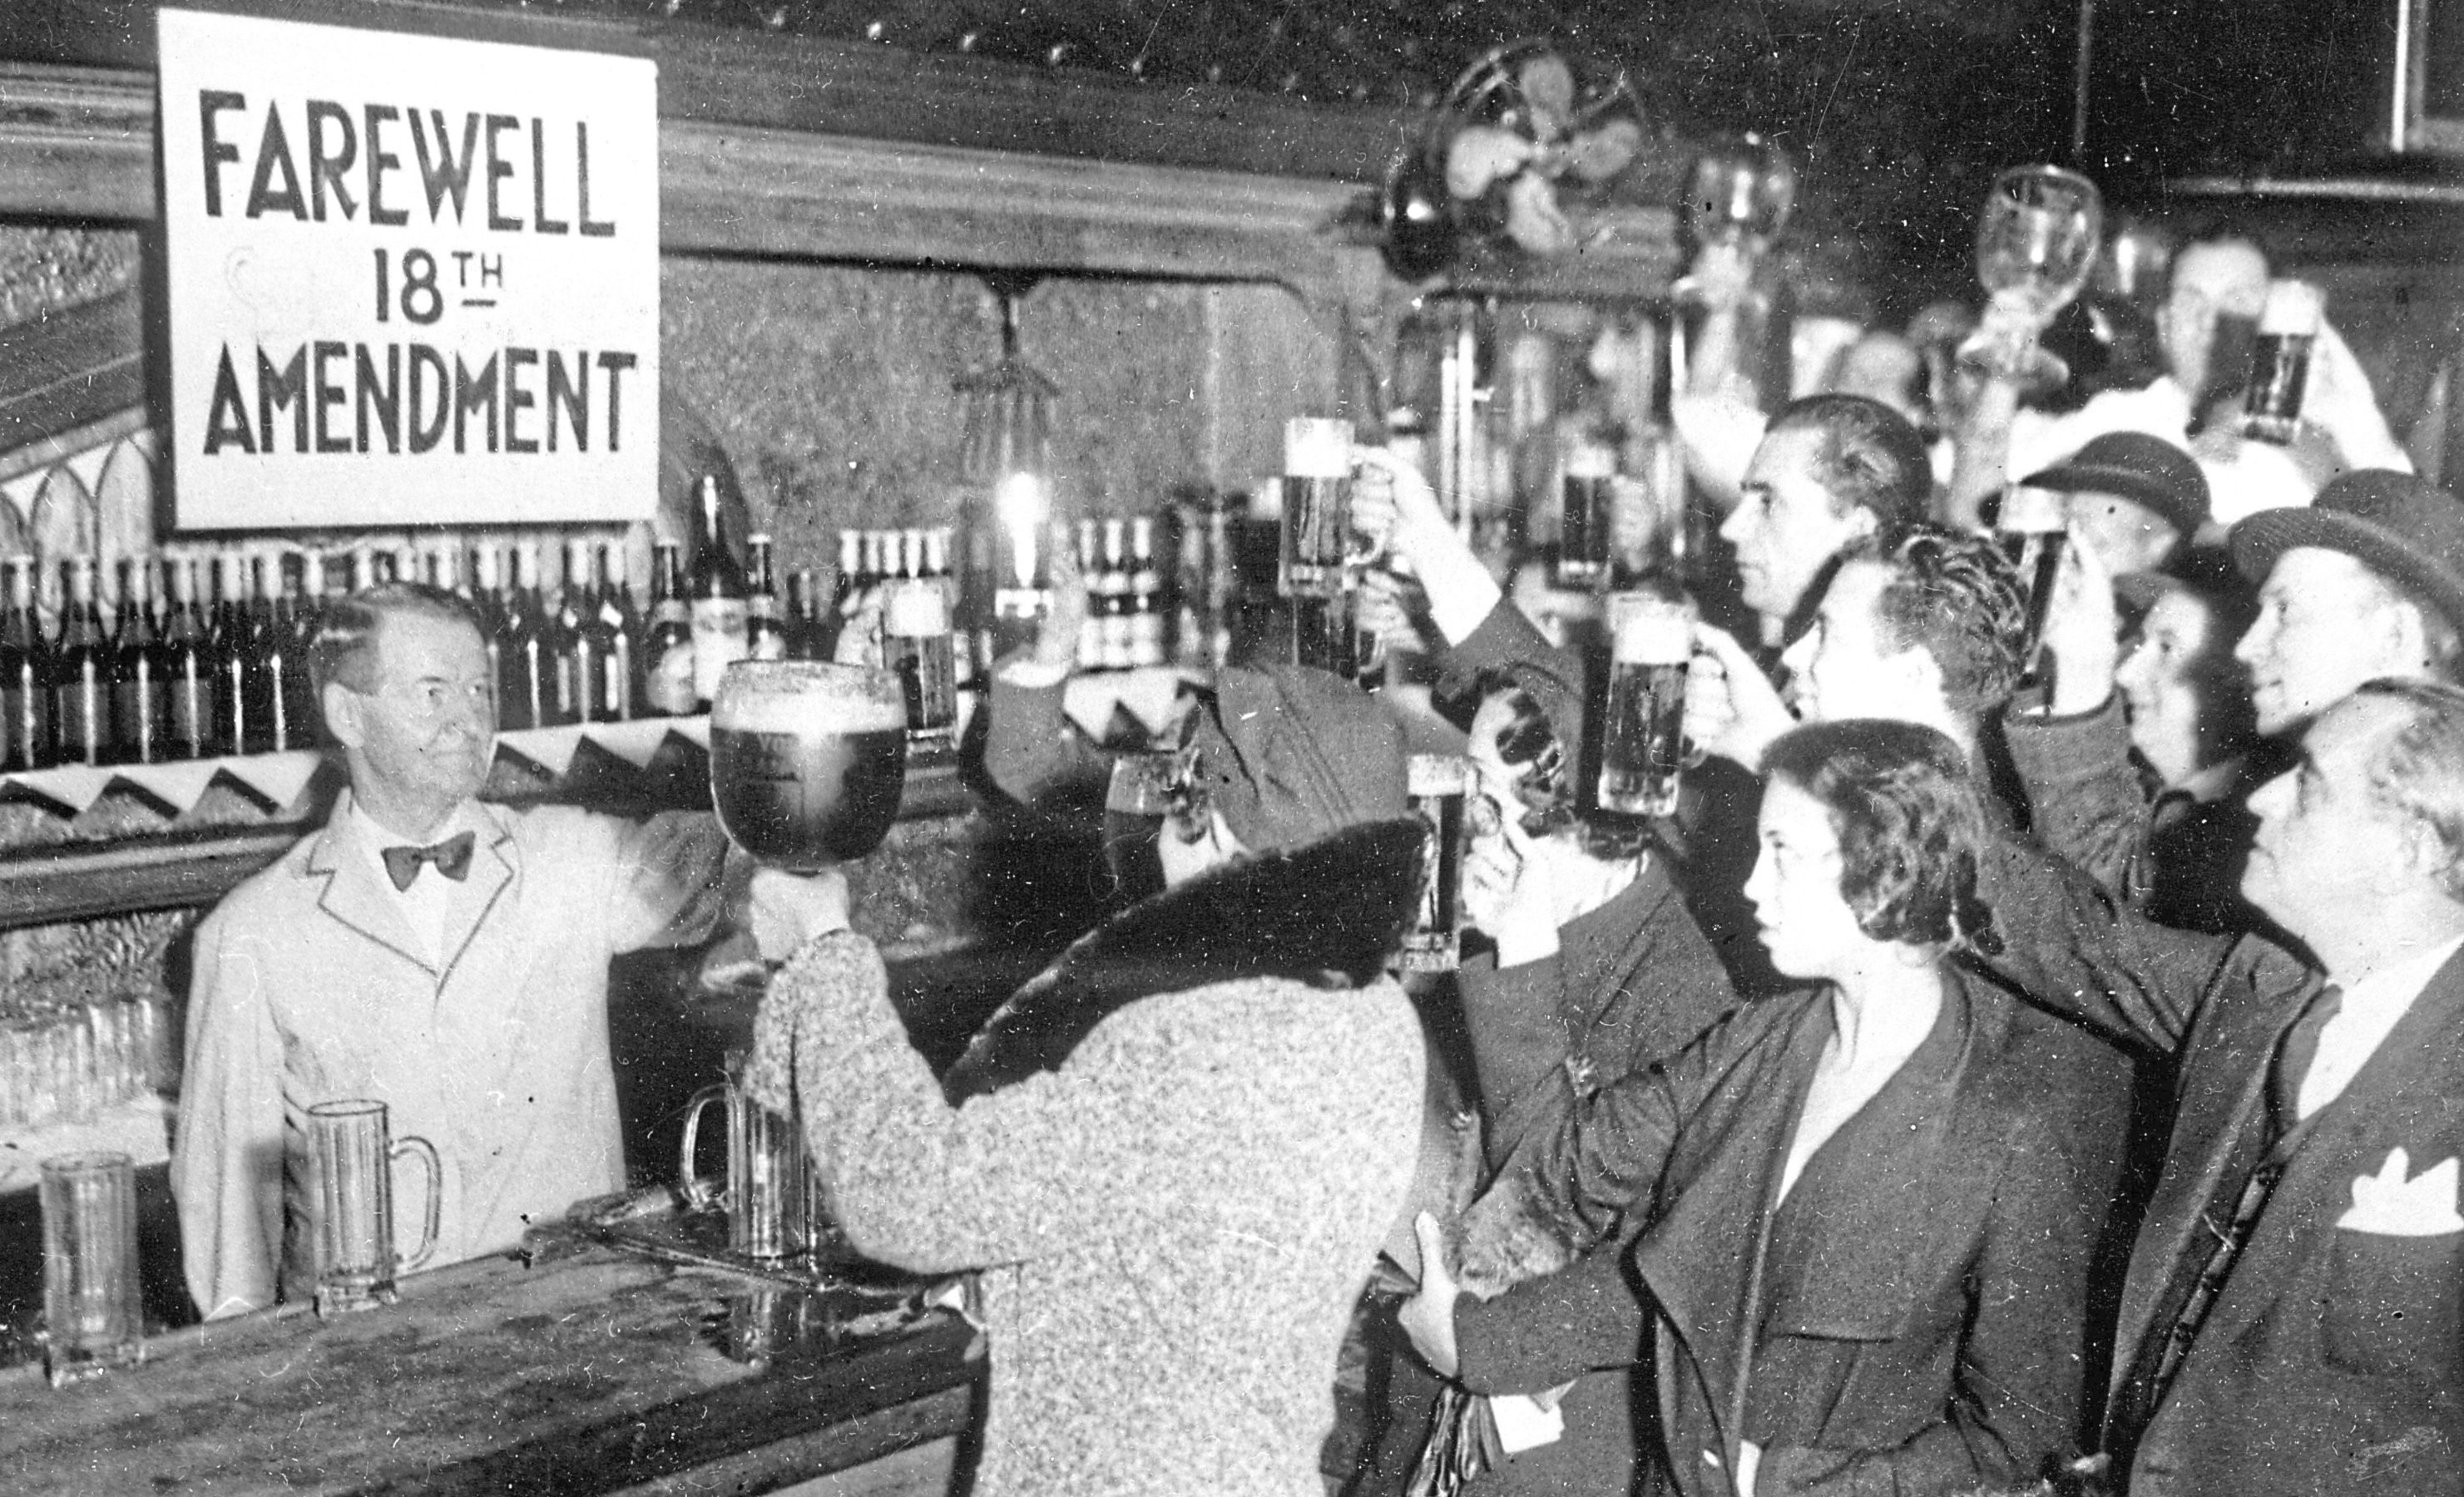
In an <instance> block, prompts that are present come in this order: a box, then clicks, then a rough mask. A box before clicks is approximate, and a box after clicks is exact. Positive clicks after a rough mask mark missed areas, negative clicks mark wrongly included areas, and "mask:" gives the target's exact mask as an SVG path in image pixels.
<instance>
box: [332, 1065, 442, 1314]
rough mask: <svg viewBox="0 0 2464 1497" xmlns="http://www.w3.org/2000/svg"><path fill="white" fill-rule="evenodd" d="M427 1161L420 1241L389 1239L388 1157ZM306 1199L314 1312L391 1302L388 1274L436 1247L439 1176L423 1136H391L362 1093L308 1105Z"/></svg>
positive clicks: (379, 1109) (380, 1106)
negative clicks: (312, 1234) (312, 1237)
mask: <svg viewBox="0 0 2464 1497" xmlns="http://www.w3.org/2000/svg"><path fill="white" fill-rule="evenodd" d="M405 1154H410V1155H416V1156H419V1158H420V1160H421V1161H422V1162H423V1163H425V1164H426V1165H427V1166H428V1209H427V1212H426V1214H425V1230H423V1231H422V1232H421V1233H420V1238H419V1245H418V1247H417V1248H415V1249H413V1250H412V1251H411V1252H410V1253H408V1254H404V1253H402V1252H400V1251H398V1250H397V1249H396V1247H395V1245H394V1229H393V1161H394V1159H395V1158H396V1157H397V1156H401V1155H405ZM308 1167H309V1178H310V1186H309V1189H310V1200H311V1201H312V1202H313V1206H312V1209H313V1210H314V1211H315V1213H316V1221H315V1228H316V1241H317V1313H318V1314H319V1315H338V1314H344V1313H347V1312H349V1311H352V1310H368V1309H372V1308H373V1307H375V1306H378V1305H390V1304H392V1303H393V1302H394V1299H395V1294H394V1283H393V1280H394V1275H395V1274H396V1273H400V1272H407V1271H408V1270H410V1269H412V1268H416V1267H418V1266H420V1265H421V1264H423V1263H426V1262H427V1261H428V1255H429V1254H430V1253H432V1252H434V1251H435V1250H436V1225H437V1215H438V1212H439V1210H440V1208H441V1207H442V1206H443V1204H444V1184H445V1177H444V1174H443V1172H442V1171H441V1170H439V1169H438V1167H437V1161H436V1150H435V1149H434V1148H433V1147H431V1146H430V1145H429V1142H428V1140H427V1139H425V1138H417V1137H404V1138H395V1137H393V1136H392V1131H391V1128H390V1126H389V1124H388V1121H387V1112H386V1108H385V1104H384V1103H382V1102H376V1101H370V1100H367V1099H365V1098H353V1099H351V1100H348V1101H341V1102H319V1103H318V1104H317V1105H316V1106H314V1107H311V1108H310V1109H309V1110H308Z"/></svg>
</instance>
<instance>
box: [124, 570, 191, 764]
mask: <svg viewBox="0 0 2464 1497" xmlns="http://www.w3.org/2000/svg"><path fill="white" fill-rule="evenodd" d="M153 579H154V569H153V566H152V564H151V563H149V562H146V561H136V560H133V559H129V560H123V561H121V563H120V619H119V627H118V628H117V629H116V630H115V631H114V633H113V635H112V641H111V737H112V742H113V745H114V748H115V751H116V753H117V756H118V758H119V760H120V761H121V763H125V764H155V763H160V762H162V761H163V760H166V759H171V758H174V757H176V756H175V755H174V754H173V753H172V752H171V748H170V743H169V737H170V734H169V724H170V710H171V693H170V678H169V666H170V662H169V661H168V659H166V658H165V653H164V650H163V645H162V638H161V636H160V635H159V634H158V633H156V631H155V628H154V582H153Z"/></svg>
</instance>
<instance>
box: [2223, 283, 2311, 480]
mask: <svg viewBox="0 0 2464 1497" xmlns="http://www.w3.org/2000/svg"><path fill="white" fill-rule="evenodd" d="M2325 312H2326V298H2325V297H2322V296H2321V295H2320V292H2319V288H2318V287H2316V286H2313V285H2311V284H2310V283H2309V282H2308V281H2300V280H2279V281H2274V282H2271V283H2270V284H2269V286H2268V288H2267V305H2266V307H2265V308H2264V309H2263V310H2261V311H2260V313H2259V314H2258V338H2257V340H2256V341H2255V342H2253V343H2252V344H2251V350H2250V390H2249V393H2248V394H2247V395H2246V396H2245V397H2244V403H2243V411H2242V418H2241V433H2242V435H2244V436H2247V437H2255V438H2256V439H2257V440H2259V441H2261V442H2273V443H2275V444H2276V445H2277V446H2278V447H2285V446H2289V445H2290V444H2291V443H2292V441H2293V438H2294V437H2295V436H2296V435H2297V434H2299V430H2300V427H2301V399H2302V396H2303V395H2304V394H2306V393H2307V392H2308V390H2309V387H2310V345H2311V344H2312V343H2313V342H2314V341H2317V339H2318V337H2319V323H2320V321H2321V319H2322V318H2323V317H2324V316H2325Z"/></svg>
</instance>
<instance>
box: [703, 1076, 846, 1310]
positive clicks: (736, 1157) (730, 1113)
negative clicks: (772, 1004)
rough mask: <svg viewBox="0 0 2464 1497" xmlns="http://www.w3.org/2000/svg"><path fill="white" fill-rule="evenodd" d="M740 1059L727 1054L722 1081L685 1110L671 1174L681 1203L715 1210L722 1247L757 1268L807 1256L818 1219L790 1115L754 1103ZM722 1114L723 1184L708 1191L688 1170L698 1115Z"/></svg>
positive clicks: (817, 1204)
mask: <svg viewBox="0 0 2464 1497" xmlns="http://www.w3.org/2000/svg"><path fill="white" fill-rule="evenodd" d="M744 1066H745V1056H744V1053H743V1052H742V1051H740V1050H739V1051H730V1052H729V1054H728V1057H727V1080H725V1081H724V1082H719V1083H715V1084H714V1085H711V1086H707V1087H704V1088H702V1089H701V1090H699V1091H696V1092H694V1093H693V1100H692V1101H691V1102H689V1103H687V1104H686V1105H685V1133H684V1143H683V1148H682V1152H681V1155H680V1162H679V1168H678V1178H679V1182H680V1184H681V1186H682V1188H683V1191H684V1197H685V1201H686V1203H687V1204H689V1205H691V1206H693V1207H694V1208H695V1209H707V1208H709V1207H711V1206H714V1205H717V1206H723V1207H724V1208H725V1209H726V1212H727V1246H728V1250H729V1251H731V1252H737V1253H742V1254H744V1255H745V1256H746V1257H748V1258H752V1259H755V1260H757V1261H759V1262H761V1263H779V1262H782V1261H784V1260H786V1259H789V1258H793V1257H797V1256H799V1255H801V1254H803V1253H806V1252H809V1251H811V1250H812V1247H813V1244H814V1240H815V1233H816V1232H817V1231H818V1230H819V1228H820V1227H821V1224H822V1222H823V1213H822V1210H821V1202H820V1200H819V1199H818V1193H817V1191H816V1189H815V1186H814V1182H813V1176H812V1171H811V1170H810V1169H809V1168H807V1167H806V1164H805V1156H804V1140H803V1134H802V1133H801V1132H800V1131H799V1129H798V1128H797V1125H796V1120H795V1119H794V1118H792V1117H786V1116H781V1114H779V1113H777V1112H771V1111H770V1110H769V1109H768V1108H765V1107H763V1106H762V1105H761V1104H760V1103H759V1102H757V1101H755V1100H754V1097H753V1093H752V1091H751V1090H749V1089H747V1088H746V1087H745V1086H744V1084H743V1074H744ZM714 1102H715V1103H720V1104H723V1105H724V1106H725V1107H726V1109H727V1183H726V1185H725V1187H724V1188H723V1189H714V1188H713V1187H712V1186H711V1183H710V1182H709V1181H708V1180H705V1179H703V1178H701V1176H700V1174H699V1173H698V1172H697V1171H696V1170H695V1168H694V1160H693V1152H694V1146H695V1144H697V1143H698V1142H699V1140H700V1136H701V1118H702V1113H703V1112H705V1111H706V1110H707V1109H708V1108H709V1107H710V1105H711V1104H712V1103H714Z"/></svg>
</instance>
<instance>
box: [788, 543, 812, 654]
mask: <svg viewBox="0 0 2464 1497" xmlns="http://www.w3.org/2000/svg"><path fill="white" fill-rule="evenodd" d="M818 581H819V579H818V578H816V577H815V576H814V574H813V569H812V568H811V567H809V566H800V567H798V568H796V569H795V570H794V571H792V572H789V573H788V574H787V658H788V659H790V660H810V659H813V658H814V655H813V636H814V632H815V629H816V627H817V625H818V620H817V619H816V618H815V615H814V612H813V587H814V585H815V583H817V582H818Z"/></svg>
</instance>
